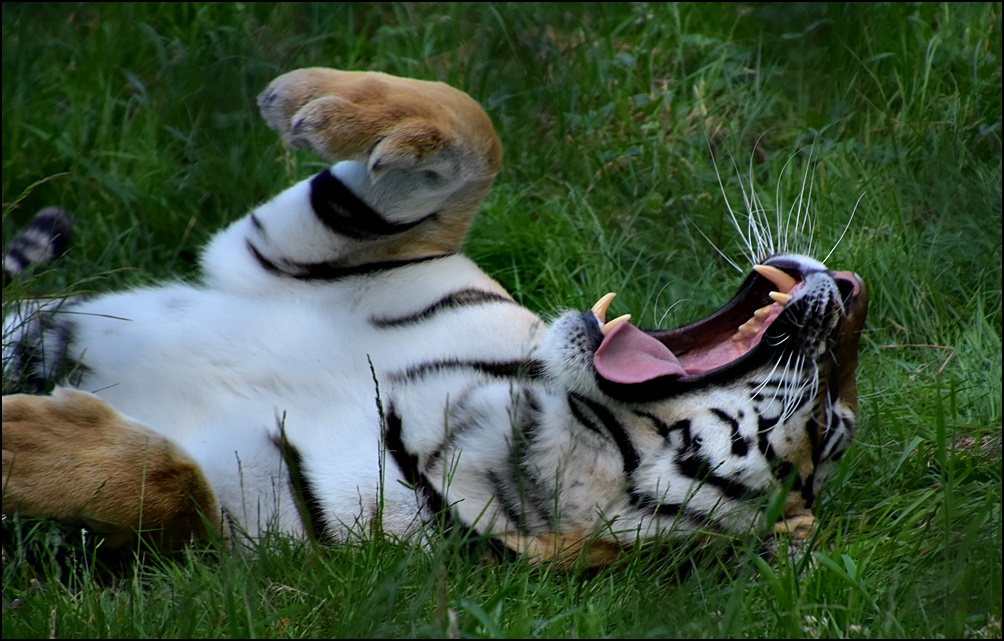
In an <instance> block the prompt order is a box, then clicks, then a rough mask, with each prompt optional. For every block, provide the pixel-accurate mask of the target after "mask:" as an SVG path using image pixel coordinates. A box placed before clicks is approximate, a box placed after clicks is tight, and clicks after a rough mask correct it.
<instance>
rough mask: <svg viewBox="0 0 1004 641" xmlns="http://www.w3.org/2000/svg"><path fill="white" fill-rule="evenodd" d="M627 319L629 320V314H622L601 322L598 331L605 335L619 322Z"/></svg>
mask: <svg viewBox="0 0 1004 641" xmlns="http://www.w3.org/2000/svg"><path fill="white" fill-rule="evenodd" d="M629 320H631V314H624V315H623V316H618V317H617V318H615V319H613V320H612V321H610V322H609V323H603V325H602V326H601V327H600V333H602V334H603V335H604V336H606V335H607V334H609V333H610V332H611V331H612V330H613V328H615V327H617V326H618V325H620V324H621V323H626V322H628V321H629Z"/></svg>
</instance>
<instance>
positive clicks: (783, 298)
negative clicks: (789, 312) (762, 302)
mask: <svg viewBox="0 0 1004 641" xmlns="http://www.w3.org/2000/svg"><path fill="white" fill-rule="evenodd" d="M767 295H768V296H770V298H771V300H773V301H774V302H777V303H781V304H782V305H787V304H788V301H790V300H791V298H792V296H791V294H782V293H781V292H771V293H769V294H767Z"/></svg>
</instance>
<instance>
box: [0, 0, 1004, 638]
mask: <svg viewBox="0 0 1004 641" xmlns="http://www.w3.org/2000/svg"><path fill="white" fill-rule="evenodd" d="M2 30H3V61H2V65H3V78H2V82H3V139H2V143H0V144H2V149H3V177H2V181H3V203H4V204H3V231H4V236H5V237H6V236H7V235H8V234H9V233H10V231H11V230H12V229H16V228H17V227H18V226H19V225H20V224H22V223H23V222H24V221H25V220H27V219H28V218H29V217H30V216H31V215H32V214H33V213H34V212H35V211H36V210H37V209H39V208H40V207H42V206H45V205H49V204H61V205H63V206H65V207H67V208H69V209H70V210H72V211H74V212H76V220H77V227H76V239H75V243H74V246H73V250H72V252H71V253H70V254H69V255H68V256H66V257H65V258H64V259H63V260H61V261H59V263H58V264H57V265H56V267H55V268H54V269H52V270H50V271H47V272H46V273H43V274H39V275H36V276H34V277H32V278H31V279H29V280H27V281H24V282H21V283H17V284H16V285H15V286H14V287H15V288H16V291H15V290H14V289H11V288H8V289H6V290H5V292H4V301H5V303H6V302H7V301H8V300H10V298H11V296H14V295H16V294H21V293H24V292H31V293H32V294H34V295H38V294H52V293H61V292H68V291H82V290H87V291H95V290H97V291H104V290H110V289H114V288H119V287H122V286H126V285H132V284H138V283H144V282H151V281H153V280H157V279H163V278H165V277H173V276H182V277H187V276H191V275H193V274H194V273H195V270H196V256H197V252H198V248H199V246H200V245H201V243H203V242H204V241H205V240H206V239H207V237H208V235H209V234H210V233H211V232H212V231H214V230H216V229H218V228H220V227H221V226H222V225H223V224H224V223H225V222H227V221H230V220H233V219H235V218H237V217H239V216H241V215H243V214H244V213H245V212H246V211H247V210H248V209H249V208H250V207H252V206H254V205H255V204H256V203H258V202H260V201H261V200H263V199H265V198H267V197H268V196H270V195H272V194H275V193H278V192H279V191H280V190H282V189H283V188H284V187H286V186H288V185H289V184H291V183H292V182H293V181H295V180H298V179H300V178H302V177H304V176H307V175H310V174H311V173H312V172H313V171H316V169H317V167H318V166H319V165H318V163H317V160H316V159H315V158H313V157H312V156H311V155H310V154H308V153H305V152H293V151H289V150H285V149H283V148H282V146H281V144H280V142H279V141H278V140H277V138H276V136H275V135H274V134H273V133H272V132H270V131H269V130H268V129H267V128H266V127H265V126H264V125H263V124H262V123H261V121H260V120H259V118H258V116H257V114H256V109H255V105H254V98H255V96H256V95H257V93H258V92H259V91H260V90H261V88H263V87H264V86H265V84H267V82H268V81H269V80H270V79H271V78H272V77H274V76H276V75H278V74H279V73H282V72H284V71H288V70H290V69H293V68H296V67H300V66H308V65H321V66H332V67H338V68H346V69H372V70H380V71H386V72H390V73H395V74H400V75H409V76H414V77H420V78H428V79H438V80H444V81H446V82H449V83H451V84H454V85H456V86H459V87H461V88H464V89H465V90H467V91H468V92H469V93H470V94H471V95H473V96H474V97H475V98H476V99H478V100H479V101H480V102H481V103H482V104H483V105H484V106H485V107H486V109H487V110H488V112H489V114H490V115H491V117H492V119H493V120H494V122H495V124H496V126H497V128H498V130H499V133H500V136H501V137H502V140H503V143H504V145H505V150H506V152H505V153H506V156H505V161H504V169H503V171H502V173H501V175H500V176H499V179H498V181H497V183H496V186H495V188H494V190H493V191H492V193H491V194H490V195H489V197H488V199H487V201H486V203H485V205H484V207H483V213H482V216H481V217H480V218H479V220H478V222H477V223H476V224H475V227H474V230H473V232H472V235H471V237H470V239H469V241H468V243H467V251H468V252H469V253H470V254H471V255H472V257H474V258H475V259H476V260H477V261H478V262H479V263H480V264H481V265H483V266H484V268H485V269H486V270H487V271H488V272H489V273H491V274H493V275H495V276H497V277H498V279H499V280H500V281H501V282H502V283H503V284H504V285H505V286H507V287H508V288H509V289H510V290H511V291H512V292H513V293H514V295H515V296H517V297H518V298H519V299H520V300H521V301H522V302H523V303H525V304H526V305H527V306H529V307H530V308H532V309H534V310H536V311H539V312H541V313H542V314H544V315H551V314H553V313H555V312H556V311H557V310H559V309H561V308H564V307H568V306H574V307H579V308H582V307H585V306H587V305H589V304H591V303H592V302H593V301H594V300H595V299H596V298H597V297H598V296H599V295H600V294H603V293H605V292H607V291H617V292H619V297H618V299H617V301H616V303H615V304H614V309H613V310H612V311H613V312H616V313H618V314H620V313H624V312H628V311H629V312H631V313H632V314H633V315H634V316H635V318H636V319H637V320H638V321H639V322H640V324H648V325H654V324H657V323H659V324H664V325H669V324H678V323H683V322H687V321H689V320H693V319H694V318H696V317H698V315H700V314H702V313H704V312H707V311H709V310H711V309H713V308H714V307H717V306H718V305H719V304H721V303H722V302H723V301H724V300H725V298H726V297H727V296H728V295H729V294H730V293H731V291H732V290H733V288H734V287H735V286H736V285H737V284H738V279H739V275H738V274H737V273H736V272H735V271H734V270H732V268H731V267H729V266H728V264H727V263H726V262H725V261H724V260H723V259H721V258H720V257H719V256H718V255H717V253H716V252H715V250H714V249H712V248H711V246H710V245H709V244H708V243H707V241H705V240H704V239H703V238H702V236H701V234H700V233H698V230H700V231H701V232H703V233H704V234H706V235H707V236H708V237H709V238H710V239H711V240H712V241H713V242H714V243H715V244H716V245H717V246H718V247H720V248H722V250H723V251H724V252H725V253H726V254H728V255H729V256H730V257H732V258H733V259H737V258H738V257H739V251H738V248H739V245H738V243H737V239H736V234H735V232H734V231H733V230H732V229H731V227H730V226H729V224H728V219H727V217H726V216H725V205H724V199H723V196H722V193H721V191H720V189H719V186H718V181H717V178H716V174H715V163H717V165H718V167H719V168H720V169H721V172H722V176H723V182H724V187H725V191H726V193H727V194H728V197H729V199H730V201H731V202H732V203H733V206H734V207H737V208H738V207H741V205H740V203H741V196H740V191H739V185H738V182H737V178H736V176H735V172H734V171H733V168H732V163H733V159H734V161H735V163H736V165H738V167H739V170H740V173H741V175H742V177H743V179H744V180H749V179H750V178H752V179H753V180H755V182H756V184H757V185H758V188H759V190H760V194H761V196H762V197H763V199H764V201H765V204H767V205H768V206H769V207H773V206H774V195H775V186H778V192H779V193H780V194H781V195H782V198H781V199H782V206H783V207H787V206H789V204H790V203H791V202H792V199H793V198H794V197H795V196H797V194H798V193H799V191H800V181H801V179H802V176H803V172H804V171H805V170H806V167H807V162H808V156H809V153H810V152H811V157H812V161H813V162H814V165H813V167H812V175H813V178H814V184H813V192H812V195H813V210H814V216H815V220H816V231H815V235H814V247H815V251H816V252H817V253H818V254H819V255H820V256H823V255H825V254H826V253H828V252H829V251H830V249H831V248H832V247H833V245H834V244H835V243H836V241H837V239H838V238H839V237H840V234H841V232H842V231H843V229H844V227H845V225H847V223H848V220H849V217H850V214H851V212H852V211H855V214H854V217H853V220H851V221H850V226H849V228H848V231H847V233H846V235H845V236H844V238H843V240H842V242H841V243H840V244H839V246H837V248H836V250H835V251H834V252H833V255H832V256H831V257H830V258H829V261H828V262H829V264H830V265H832V266H834V267H839V268H842V269H853V270H855V271H857V272H858V273H859V274H861V275H862V276H863V277H864V279H865V280H866V281H867V282H868V284H869V286H870V293H871V307H870V312H869V322H868V327H867V332H866V334H865V337H864V340H863V343H862V354H861V365H860V369H859V391H860V399H861V402H860V411H859V420H860V430H859V438H858V440H857V443H856V444H855V445H854V446H853V447H852V448H851V450H850V451H849V452H848V454H847V456H846V457H845V458H844V459H843V461H842V462H841V464H840V466H839V467H838V469H837V470H836V471H835V472H834V474H833V477H832V478H831V480H830V482H829V484H828V486H827V488H826V491H825V493H824V495H823V496H822V497H821V501H820V505H819V507H818V508H817V516H819V517H820V521H821V530H820V534H819V538H818V541H817V545H816V547H815V549H814V551H813V552H812V554H811V555H810V556H808V557H805V558H803V559H801V560H800V561H798V562H793V561H790V560H789V559H788V558H787V557H786V556H785V555H783V554H782V555H780V556H777V557H774V556H766V557H762V556H761V555H760V554H759V551H758V550H757V549H756V548H755V547H752V546H747V545H746V544H745V543H744V542H721V543H716V544H715V545H713V546H712V548H711V549H710V550H705V551H703V552H696V551H695V550H693V549H691V548H690V546H686V545H683V544H680V543H675V544H669V543H667V544H664V545H657V546H653V548H652V549H648V550H643V551H640V552H637V553H631V554H626V555H624V558H622V559H620V560H619V561H618V563H617V564H616V565H615V566H614V567H612V568H608V569H605V570H602V571H600V572H598V573H593V574H586V573H579V572H571V573H564V574H561V573H556V572H553V571H551V570H549V569H547V568H541V569H532V568H528V567H526V566H525V565H524V564H523V563H521V562H515V563H508V562H506V563H501V564H496V565H485V564H484V563H482V562H481V561H480V560H479V557H478V555H477V554H473V555H472V554H469V553H467V552H465V551H464V547H465V546H464V545H462V544H461V543H460V542H457V541H453V540H451V539H448V540H446V541H445V542H444V543H443V544H442V545H441V546H436V547H435V548H434V549H433V550H432V551H431V553H426V552H424V551H419V550H415V549H412V548H410V547H408V546H403V545H399V544H397V543H395V542H393V541H387V540H379V539H378V540H375V541H372V542H369V543H366V544H363V545H360V546H358V547H349V548H330V549H314V548H311V547H310V546H309V545H307V544H303V543H297V542H293V541H289V540H284V539H280V538H276V539H275V540H270V541H266V542H265V544H263V545H262V547H261V549H260V550H259V552H258V554H256V555H252V556H242V555H239V554H231V553H226V552H218V551H211V550H210V551H198V552H191V553H186V554H180V555H173V556H163V557H161V556H158V555H156V554H154V553H152V552H151V553H147V555H146V557H145V559H144V562H143V563H140V564H136V563H124V564H121V565H118V566H116V567H112V568H108V567H107V564H108V563H110V561H108V560H107V559H105V558H104V557H103V555H102V553H101V552H102V551H101V549H100V547H98V548H97V549H95V547H94V545H81V544H78V542H77V539H78V538H79V537H80V533H79V532H74V531H70V532H69V533H67V531H66V530H65V529H59V528H56V527H55V526H54V524H52V523H49V522H46V521H41V522H35V521H22V520H21V519H17V518H11V519H7V520H6V521H5V525H4V566H3V636H4V637H5V638H7V637H20V636H29V637H38V636H42V637H44V636H49V635H50V634H52V633H55V634H56V635H58V636H62V637H89V636H93V637H128V638H133V637H200V636H240V637H243V636H257V637H313V636H334V637H357V636H358V637H393V636H443V635H461V636H491V637H496V636H511V637H533V636H544V637H569V636H576V637H597V636H612V637H667V636H695V637H697V636H700V637H706V636H785V637H801V636H808V637H823V636H826V637H831V636H836V637H874V636H890V637H915V636H921V637H950V638H954V637H958V636H962V637H967V636H968V637H997V638H1000V636H1001V623H1000V622H1001V598H1002V597H1001V594H1002V592H1001V572H1002V563H1001V548H1002V540H1001V523H1002V521H1001V395H1002V389H1001V376H1002V374H1001V261H1002V255H1001V231H1000V230H1001V223H1002V219H1001V206H1002V202H1001V171H1002V166H1001V99H1000V96H1001V4H1000V3H970V4H966V3H955V4H951V5H949V4H905V3H881V4H857V3H855V4H809V3H801V4H792V3H777V4H769V3H768V4H759V3H757V4H738V5H732V4H730V5H720V4H713V3H706V4H701V5H675V4H663V3H654V4H639V3H631V4H629V3H616V4H614V3H581V4H579V3H575V4H560V5H551V4H522V3H513V4H479V3H450V4H447V3H442V4H439V3H433V4H396V3H359V4H338V3H318V4H301V3H294V4H275V5H273V4H264V3H247V4H243V3H238V4H229V3H228V4H185V3H172V4H134V3H119V4H79V5H78V4H36V3H30V4H29V3H23V4H22V3H5V4H4V5H3V27H2ZM712 153H713V154H714V156H713V157H712ZM789 161H790V162H789ZM786 163H789V164H788V166H787V168H786V169H785V170H784V171H783V172H782V168H783V167H785V164H786ZM750 173H751V174H752V176H750ZM859 199H860V202H858V201H859ZM856 204H857V206H856V209H855V205H856ZM451 617H452V622H451Z"/></svg>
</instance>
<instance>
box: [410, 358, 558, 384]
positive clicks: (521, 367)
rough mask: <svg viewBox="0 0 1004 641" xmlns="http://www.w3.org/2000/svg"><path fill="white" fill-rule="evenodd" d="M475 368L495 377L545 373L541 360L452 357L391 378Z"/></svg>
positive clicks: (534, 376) (531, 375) (532, 377)
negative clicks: (489, 359)
mask: <svg viewBox="0 0 1004 641" xmlns="http://www.w3.org/2000/svg"><path fill="white" fill-rule="evenodd" d="M465 369H466V370H475V371H477V372H480V373H481V374H486V375H488V376H492V377H495V378H515V379H523V380H534V379H538V378H541V377H542V376H543V375H544V364H543V363H542V362H541V361H538V360H534V359H529V360H516V361H475V360H470V361H463V360H459V359H450V360H442V361H430V362H427V363H421V364H419V365H413V366H411V367H409V368H408V369H406V370H404V371H401V372H395V373H394V374H392V375H391V378H392V379H393V380H394V381H395V382H403V381H406V380H410V379H416V378H423V377H425V376H428V375H429V374H434V373H438V372H448V371H459V370H465Z"/></svg>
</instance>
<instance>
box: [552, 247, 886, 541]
mask: <svg viewBox="0 0 1004 641" xmlns="http://www.w3.org/2000/svg"><path fill="white" fill-rule="evenodd" d="M612 298H613V296H612V295H607V296H605V297H604V298H603V299H601V300H600V302H598V303H597V304H596V305H595V306H594V307H593V308H592V309H590V310H587V311H585V312H574V311H573V312H568V313H566V314H564V315H563V316H561V317H560V318H559V319H558V320H557V321H556V322H555V324H554V325H553V326H552V331H551V332H550V333H549V336H548V338H547V339H546V341H545V348H544V360H545V362H546V363H547V365H548V372H549V376H551V377H552V379H553V380H555V381H557V382H558V383H559V384H561V385H562V386H565V387H567V388H568V389H571V390H573V393H574V394H575V395H577V396H579V397H581V398H582V399H583V401H584V402H585V403H587V404H588V403H594V404H596V405H597V406H599V405H601V404H602V405H603V406H605V407H610V408H616V409H615V410H614V413H615V414H616V415H617V417H618V419H617V421H618V424H619V425H622V426H624V429H625V430H626V432H627V437H626V439H624V440H625V441H626V442H627V443H629V444H631V448H632V449H633V451H632V452H628V453H627V455H626V457H625V458H631V457H634V459H635V461H634V462H633V463H631V465H630V466H629V465H627V464H626V465H625V468H627V467H632V468H633V469H631V470H630V471H629V473H628V477H629V486H630V487H629V490H628V493H629V496H630V497H631V502H632V503H633V504H634V505H635V506H636V507H638V508H639V509H641V510H642V511H646V510H647V511H648V512H650V513H651V516H652V517H653V519H652V520H654V521H657V520H658V518H659V517H660V516H661V517H666V518H668V519H670V520H672V521H673V522H675V523H677V524H681V523H683V524H687V523H689V524H691V525H692V526H694V527H695V528H697V527H703V526H702V525H701V524H711V526H712V527H713V528H714V527H716V526H717V527H719V528H720V529H722V530H724V531H739V530H749V528H750V527H751V526H768V527H769V526H774V527H775V529H787V528H791V529H794V530H808V531H811V529H812V528H813V527H814V519H813V517H812V516H811V512H810V511H809V510H810V509H811V508H812V506H813V503H814V502H815V500H816V497H817V496H818V494H819V491H820V486H821V483H822V481H823V479H824V477H825V476H826V474H827V473H828V471H829V469H830V467H831V466H832V465H833V463H834V462H835V461H837V460H839V459H840V457H841V456H842V454H843V453H844V451H845V449H846V448H847V446H848V444H849V443H850V441H851V438H852V436H853V434H854V430H855V416H854V415H855V411H856V408H857V388H856V383H855V370H856V367H857V360H858V343H859V337H860V333H861V330H862V327H863V324H864V321H865V315H866V312H867V305H868V303H867V293H866V289H865V285H864V282H863V281H862V279H861V278H860V277H858V276H857V275H856V274H854V273H851V272H844V271H832V270H830V269H828V268H827V267H826V266H825V265H824V264H822V263H820V262H818V261H816V260H813V259H811V258H807V257H805V256H801V255H797V254H783V255H778V256H775V257H773V258H770V259H768V260H765V261H763V262H762V263H760V264H758V265H756V266H755V267H754V268H753V270H752V271H751V272H750V273H749V275H748V276H747V277H746V278H745V280H744V282H743V283H742V285H741V286H740V287H739V290H738V292H737V293H736V294H735V296H734V297H733V298H732V299H731V300H730V301H729V302H727V303H726V304H725V305H724V306H723V307H722V308H721V309H719V310H718V311H716V312H714V313H713V314H711V315H710V316H708V317H707V318H705V319H704V320H701V321H698V322H695V323H692V324H690V325H687V326H684V327H680V328H677V329H668V330H667V329H655V330H647V329H641V328H638V327H636V326H634V325H633V324H631V323H630V322H629V321H628V320H627V317H626V316H625V317H620V318H617V319H614V320H611V321H609V322H608V321H606V311H607V307H608V306H609V304H610V300H611V299H612ZM615 440H616V439H615ZM622 454H624V453H623V452H622ZM771 496H774V497H783V504H782V503H779V502H771V501H770V497H771ZM768 504H771V505H774V506H775V507H774V508H773V510H767V509H765V508H766V507H767V505H768ZM659 529H661V528H659ZM808 531H801V532H796V535H797V536H805V535H806V534H808Z"/></svg>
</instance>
